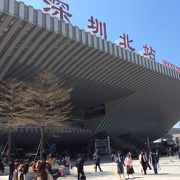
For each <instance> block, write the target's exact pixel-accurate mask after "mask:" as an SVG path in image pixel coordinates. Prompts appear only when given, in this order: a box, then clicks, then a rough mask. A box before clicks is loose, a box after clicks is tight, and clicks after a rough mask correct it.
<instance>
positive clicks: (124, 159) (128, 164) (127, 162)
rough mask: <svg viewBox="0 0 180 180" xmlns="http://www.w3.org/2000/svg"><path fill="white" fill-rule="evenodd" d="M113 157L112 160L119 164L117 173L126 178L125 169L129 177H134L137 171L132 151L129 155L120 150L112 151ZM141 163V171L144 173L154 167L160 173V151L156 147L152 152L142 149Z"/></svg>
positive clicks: (156, 172) (155, 171)
mask: <svg viewBox="0 0 180 180" xmlns="http://www.w3.org/2000/svg"><path fill="white" fill-rule="evenodd" d="M111 158H112V161H115V162H116V164H117V173H118V174H119V177H120V179H122V178H124V179H125V170H126V174H127V178H128V179H129V177H130V175H131V176H132V178H133V177H134V173H135V171H134V167H133V159H132V154H131V152H129V153H127V155H124V154H123V153H121V152H120V151H119V152H117V153H114V154H113V153H112V155H111ZM139 163H140V164H141V167H142V168H141V171H142V172H143V174H144V175H146V174H147V168H149V170H151V169H153V170H154V174H158V169H160V167H159V153H158V151H157V150H155V149H153V150H152V152H148V151H146V150H141V152H140V154H139Z"/></svg>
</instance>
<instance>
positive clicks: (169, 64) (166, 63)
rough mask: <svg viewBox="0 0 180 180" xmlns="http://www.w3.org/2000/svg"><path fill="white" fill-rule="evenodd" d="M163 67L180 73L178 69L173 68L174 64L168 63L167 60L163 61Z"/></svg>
mask: <svg viewBox="0 0 180 180" xmlns="http://www.w3.org/2000/svg"><path fill="white" fill-rule="evenodd" d="M163 65H164V66H165V67H167V68H171V69H174V70H176V71H178V72H180V67H177V66H175V65H174V64H171V63H170V62H168V61H167V60H163Z"/></svg>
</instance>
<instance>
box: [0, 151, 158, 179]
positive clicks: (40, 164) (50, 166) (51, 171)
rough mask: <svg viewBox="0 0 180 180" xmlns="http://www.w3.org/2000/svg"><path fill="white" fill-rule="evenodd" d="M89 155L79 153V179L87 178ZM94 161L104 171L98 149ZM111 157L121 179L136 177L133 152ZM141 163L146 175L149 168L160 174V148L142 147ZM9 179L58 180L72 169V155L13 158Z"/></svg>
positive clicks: (95, 169)
mask: <svg viewBox="0 0 180 180" xmlns="http://www.w3.org/2000/svg"><path fill="white" fill-rule="evenodd" d="M86 159H87V157H86V156H85V155H83V154H79V155H78V158H77V159H76V163H75V166H76V168H77V179H78V180H85V179H86V176H85V172H84V162H85V160H86ZM91 159H92V160H93V163H94V171H95V172H97V171H98V169H99V171H100V172H103V170H102V168H101V166H100V162H101V158H100V154H99V153H98V151H97V150H96V151H95V152H94V154H93V155H92V158H91ZM111 159H112V161H113V162H115V163H116V165H117V173H118V175H119V177H120V179H122V178H124V179H125V177H127V178H128V179H129V177H131V176H132V178H133V177H134V173H135V171H134V167H133V158H132V153H131V152H128V153H127V152H126V153H122V152H121V151H118V152H116V153H112V155H111ZM55 163H56V164H57V165H59V166H57V167H58V168H54V164H55ZM139 163H140V165H141V172H142V173H143V174H144V175H146V174H147V170H153V171H154V174H158V170H160V167H159V153H158V150H156V149H152V151H148V150H144V149H142V150H141V151H140V153H139ZM8 165H9V180H57V179H58V178H59V177H62V176H64V168H65V167H68V169H69V170H70V169H72V168H73V166H72V163H71V159H70V156H69V155H68V154H66V155H65V156H63V157H62V159H58V158H57V157H56V156H55V155H53V154H49V155H48V156H47V158H46V159H44V160H43V161H42V160H39V161H33V162H30V161H29V160H28V159H27V160H25V161H23V162H20V161H18V160H13V159H11V161H10V162H9V164H8ZM0 171H1V172H4V165H3V162H2V160H0Z"/></svg>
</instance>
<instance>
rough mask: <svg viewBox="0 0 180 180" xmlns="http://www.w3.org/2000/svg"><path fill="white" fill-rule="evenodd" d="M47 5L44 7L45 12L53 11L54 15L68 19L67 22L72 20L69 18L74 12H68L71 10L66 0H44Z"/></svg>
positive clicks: (61, 18)
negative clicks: (64, 0) (63, 0)
mask: <svg viewBox="0 0 180 180" xmlns="http://www.w3.org/2000/svg"><path fill="white" fill-rule="evenodd" d="M43 1H44V2H45V3H46V4H47V7H45V8H44V11H45V12H48V13H49V12H51V11H52V15H53V16H55V15H59V16H60V20H63V21H64V20H66V21H67V22H70V20H69V18H70V17H72V14H70V13H68V11H69V5H68V4H67V3H65V2H62V1H60V0H43Z"/></svg>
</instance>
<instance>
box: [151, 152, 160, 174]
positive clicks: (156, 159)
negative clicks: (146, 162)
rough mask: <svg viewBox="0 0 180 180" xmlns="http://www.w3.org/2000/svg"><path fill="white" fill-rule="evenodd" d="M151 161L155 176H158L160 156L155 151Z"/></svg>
mask: <svg viewBox="0 0 180 180" xmlns="http://www.w3.org/2000/svg"><path fill="white" fill-rule="evenodd" d="M151 161H152V162H151V163H152V166H153V169H154V174H158V170H157V165H158V163H159V155H158V154H157V153H156V150H155V149H153V150H152V154H151Z"/></svg>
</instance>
